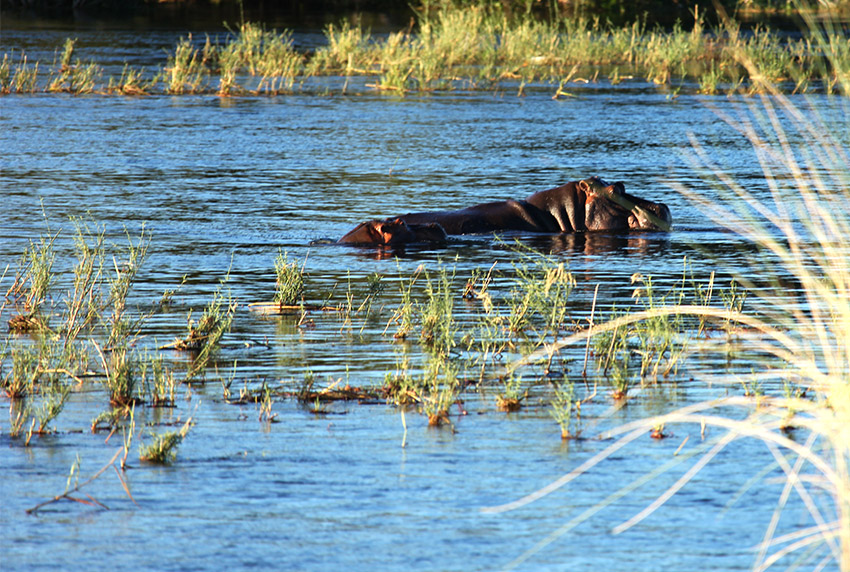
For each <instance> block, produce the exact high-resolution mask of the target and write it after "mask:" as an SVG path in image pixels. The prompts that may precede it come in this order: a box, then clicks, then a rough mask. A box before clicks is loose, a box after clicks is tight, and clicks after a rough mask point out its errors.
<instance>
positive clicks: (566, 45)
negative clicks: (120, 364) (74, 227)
mask: <svg viewBox="0 0 850 572" xmlns="http://www.w3.org/2000/svg"><path fill="white" fill-rule="evenodd" d="M422 14H423V15H422V16H421V17H420V19H419V21H418V22H417V24H416V25H415V26H412V27H410V28H408V29H405V30H400V31H397V32H393V33H390V34H388V35H380V36H378V35H372V34H371V33H370V32H369V30H366V29H363V28H361V27H360V26H357V25H351V24H349V23H348V22H342V23H341V24H338V25H329V26H327V27H326V28H325V31H324V34H325V45H324V46H322V47H320V48H318V49H316V50H312V51H305V50H300V49H298V48H297V46H296V45H295V43H294V41H293V34H292V31H289V30H284V31H282V32H278V31H273V30H267V29H265V28H264V27H263V26H261V25H258V24H251V23H246V24H243V25H241V26H240V27H239V28H238V29H237V30H235V31H234V32H233V33H232V34H229V35H227V37H226V38H225V39H224V40H221V41H213V40H211V39H210V38H205V39H203V40H202V41H199V40H200V39H198V38H192V37H191V36H190V37H187V38H185V39H183V40H181V41H180V42H179V43H178V45H177V46H176V47H175V49H174V51H173V53H172V54H171V55H170V56H169V57H168V61H167V62H164V63H163V65H162V66H161V67H160V68H159V69H158V70H153V71H149V70H142V69H133V68H132V67H130V66H125V68H124V70H123V71H122V74H121V76H120V77H109V78H104V77H103V72H102V69H101V67H100V66H99V65H98V64H97V62H95V61H82V60H80V59H79V58H77V57H76V55H75V51H76V49H77V46H76V43H75V41H74V40H72V39H68V40H67V41H66V43H65V45H64V46H63V47H62V48H61V49H59V50H57V55H56V58H55V59H54V61H53V62H32V61H29V59H28V58H27V56H26V54H24V53H7V54H4V55H3V59H2V62H0V93H4V94H10V93H33V92H43V91H47V92H69V93H77V94H84V93H93V92H96V93H104V94H105V93H110V94H125V95H143V94H152V93H169V94H184V93H215V94H218V95H221V96H237V95H247V94H254V95H257V94H264V95H278V94H281V93H291V92H293V91H306V92H313V91H320V92H327V91H334V90H336V91H341V92H346V91H351V89H350V84H351V83H353V79H354V78H365V79H364V80H363V81H361V82H360V83H359V84H358V86H359V87H358V89H363V88H364V85H365V87H368V88H369V89H372V90H383V91H390V92H394V93H400V94H403V93H405V92H409V91H416V92H423V91H426V92H427V91H439V90H455V89H463V90H504V89H511V90H516V91H517V93H520V94H521V93H523V91H524V89H525V88H526V87H527V86H530V85H533V86H537V87H542V88H546V89H550V90H552V93H553V95H554V96H555V97H558V96H561V95H569V92H568V90H567V89H568V86H569V85H575V84H577V83H587V82H598V81H607V82H609V83H612V84H616V83H619V82H622V81H625V80H632V79H638V80H643V81H649V82H652V83H654V84H657V85H659V86H664V87H665V89H666V88H669V87H670V86H675V87H676V88H677V89H682V88H684V89H688V90H692V91H699V92H701V93H707V94H712V93H726V92H738V91H744V92H760V91H762V86H764V85H765V82H767V83H769V84H770V85H773V86H777V87H779V88H780V89H782V90H783V91H789V92H790V91H793V92H807V91H811V90H819V91H820V90H823V91H827V92H839V93H847V91H846V86H847V83H848V77H850V41H848V38H847V37H846V35H845V34H844V32H843V31H842V30H839V29H834V28H832V27H830V26H823V25H817V26H815V27H814V28H812V29H811V31H810V32H809V33H807V34H804V35H803V36H802V37H791V36H787V35H783V34H780V33H777V32H776V31H773V30H770V29H767V28H764V27H756V28H755V29H753V30H746V31H745V30H742V29H741V28H740V26H739V25H737V24H735V23H734V22H732V21H731V20H728V21H726V24H724V25H723V26H721V27H719V28H714V29H709V28H708V27H707V25H706V24H705V20H704V18H703V15H702V14H701V13H700V12H699V11H696V12H695V13H694V14H693V21H692V22H688V25H687V27H684V26H682V25H678V24H677V25H676V26H674V27H673V28H672V29H661V28H650V27H648V26H647V25H646V24H645V23H642V22H641V21H637V22H635V23H633V24H631V25H628V26H624V27H617V26H613V25H610V24H606V23H604V22H601V21H600V20H597V19H590V18H586V17H570V18H566V17H554V18H552V19H546V20H540V19H535V18H533V17H531V16H529V15H510V16H509V15H508V14H507V13H506V12H505V10H503V9H499V8H498V7H493V6H491V7H487V6H485V7H476V6H471V7H465V8H455V7H452V6H451V5H441V6H440V7H437V8H435V9H433V10H429V11H423V13H422ZM742 55H743V56H746V58H747V60H748V61H749V62H750V65H749V66H743V65H741V59H742ZM324 77H336V78H341V79H344V81H342V83H341V85H340V84H339V83H333V84H330V85H331V86H332V87H329V84H328V83H327V82H322V81H317V80H319V79H320V78H324Z"/></svg>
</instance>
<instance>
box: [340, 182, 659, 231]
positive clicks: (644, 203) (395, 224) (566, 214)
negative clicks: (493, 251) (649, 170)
mask: <svg viewBox="0 0 850 572" xmlns="http://www.w3.org/2000/svg"><path fill="white" fill-rule="evenodd" d="M672 222H673V217H672V216H671V215H670V209H669V208H667V205H664V204H662V203H655V202H652V201H649V200H646V199H641V198H638V197H636V196H634V195H630V194H629V193H627V192H626V189H625V186H624V185H623V183H614V184H609V183H606V182H605V181H603V180H602V179H600V178H598V177H591V178H589V179H584V180H581V181H573V182H569V183H566V184H565V185H561V186H559V187H555V188H553V189H548V190H545V191H539V192H536V193H534V194H533V195H531V196H529V197H526V198H525V199H523V200H513V199H508V200H506V201H495V202H489V203H482V204H479V205H475V206H471V207H467V208H464V209H459V210H454V211H433V212H422V213H408V214H405V215H402V216H398V217H393V218H391V219H386V220H372V221H368V222H365V223H361V224H360V225H359V226H358V227H356V228H355V229H354V230H352V231H351V232H349V233H348V234H346V235H345V236H344V237H343V238H342V239H340V242H346V243H360V244H404V243H409V242H430V241H434V240H445V236H444V235H460V234H481V233H487V232H498V231H520V232H541V233H573V232H585V231H606V230H607V231H611V230H665V231H666V230H670V225H671V224H672ZM436 226H439V227H441V229H442V231H443V232H440V231H439V230H438V229H437V228H436Z"/></svg>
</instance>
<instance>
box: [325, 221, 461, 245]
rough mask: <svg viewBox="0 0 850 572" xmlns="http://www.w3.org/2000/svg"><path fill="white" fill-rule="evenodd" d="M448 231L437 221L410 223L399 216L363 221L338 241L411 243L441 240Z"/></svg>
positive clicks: (391, 243) (351, 242)
mask: <svg viewBox="0 0 850 572" xmlns="http://www.w3.org/2000/svg"><path fill="white" fill-rule="evenodd" d="M447 238H448V237H447V236H446V231H445V230H444V229H443V227H442V226H440V225H439V224H437V223H435V222H426V223H421V224H408V223H407V222H405V221H403V220H402V219H401V218H399V217H395V218H388V219H385V220H378V219H375V220H367V221H366V222H361V223H360V224H358V225H357V226H356V227H354V229H352V230H351V231H350V232H348V233H347V234H346V235H345V236H343V237H342V238H340V239H339V241H338V242H340V243H343V244H387V245H390V246H392V245H398V244H409V243H412V242H441V241H444V240H446V239H447Z"/></svg>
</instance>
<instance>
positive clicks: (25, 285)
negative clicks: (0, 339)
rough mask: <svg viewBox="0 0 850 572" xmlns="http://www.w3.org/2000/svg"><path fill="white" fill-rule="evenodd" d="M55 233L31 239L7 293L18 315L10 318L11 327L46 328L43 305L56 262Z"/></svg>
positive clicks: (15, 328) (32, 329)
mask: <svg viewBox="0 0 850 572" xmlns="http://www.w3.org/2000/svg"><path fill="white" fill-rule="evenodd" d="M55 240H56V235H54V236H52V237H41V238H40V239H39V241H38V242H37V243H36V242H33V241H30V244H29V246H28V247H27V248H26V250H24V253H23V255H22V256H21V259H20V262H19V269H18V272H17V274H16V275H15V280H14V282H13V283H12V285H11V287H10V288H9V290H7V292H6V298H7V299H8V298H11V299H12V303H13V304H14V305H15V307H16V309H17V311H18V314H17V315H16V316H13V317H12V318H11V319H10V320H9V329H10V330H12V331H14V332H28V331H34V330H42V329H47V328H48V327H49V325H48V320H49V317H48V315H47V313H46V312H45V311H44V308H43V306H44V305H45V302H46V301H47V296H48V292H49V291H50V287H51V284H52V280H53V263H54V262H55V260H56V254H55V252H54V251H53V243H54V241H55Z"/></svg>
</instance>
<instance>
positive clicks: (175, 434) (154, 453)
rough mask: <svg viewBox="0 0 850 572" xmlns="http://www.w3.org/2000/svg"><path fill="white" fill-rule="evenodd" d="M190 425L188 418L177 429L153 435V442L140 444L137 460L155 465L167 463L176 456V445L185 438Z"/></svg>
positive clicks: (190, 420)
mask: <svg viewBox="0 0 850 572" xmlns="http://www.w3.org/2000/svg"><path fill="white" fill-rule="evenodd" d="M191 426H192V419H191V418H189V419H188V420H187V421H186V423H184V424H183V427H182V428H181V429H180V430H179V431H166V432H165V433H160V434H158V435H154V436H153V442H152V443H150V444H149V445H142V446H141V449H140V451H139V460H141V461H145V462H146V463H152V464H155V465H168V464H171V463H173V462H174V461H175V459H176V458H177V447H178V446H179V445H180V443H182V442H183V439H185V438H186V435H187V434H188V433H189V429H190V428H191Z"/></svg>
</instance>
